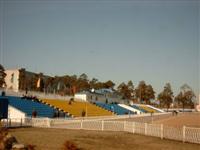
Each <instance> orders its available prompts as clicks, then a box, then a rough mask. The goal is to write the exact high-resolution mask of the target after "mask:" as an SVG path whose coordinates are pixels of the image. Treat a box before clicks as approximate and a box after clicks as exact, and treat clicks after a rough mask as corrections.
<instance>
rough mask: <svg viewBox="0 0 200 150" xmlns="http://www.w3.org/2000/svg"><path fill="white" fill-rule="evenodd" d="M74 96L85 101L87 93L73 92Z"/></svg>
mask: <svg viewBox="0 0 200 150" xmlns="http://www.w3.org/2000/svg"><path fill="white" fill-rule="evenodd" d="M74 98H75V99H78V100H82V101H87V94H75V95H74Z"/></svg>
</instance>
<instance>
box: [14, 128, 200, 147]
mask: <svg viewBox="0 0 200 150" xmlns="http://www.w3.org/2000/svg"><path fill="white" fill-rule="evenodd" d="M10 133H11V134H12V135H14V136H16V138H17V139H18V141H19V142H21V143H25V144H33V145H36V148H37V149H38V150H59V149H61V147H62V145H63V143H64V142H65V141H66V140H71V141H74V142H75V143H76V144H77V146H78V147H79V148H82V149H84V150H199V149H200V145H198V144H189V143H182V142H177V141H172V140H161V139H159V138H155V137H148V136H142V135H136V134H130V133H125V132H102V131H86V130H67V129H46V128H21V129H20V128H18V129H10Z"/></svg>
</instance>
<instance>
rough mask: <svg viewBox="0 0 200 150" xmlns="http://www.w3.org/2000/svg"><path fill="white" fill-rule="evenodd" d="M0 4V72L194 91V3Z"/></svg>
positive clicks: (44, 0)
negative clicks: (83, 75)
mask: <svg viewBox="0 0 200 150" xmlns="http://www.w3.org/2000/svg"><path fill="white" fill-rule="evenodd" d="M0 1H1V3H0V4H1V7H0V9H1V11H0V13H1V18H0V19H1V20H0V25H1V30H0V31H1V43H0V44H1V45H0V48H1V53H0V54H1V57H0V59H1V61H0V62H1V63H2V64H3V65H4V67H5V68H16V67H25V68H26V69H27V70H30V71H36V72H44V73H45V74H49V75H53V76H54V75H64V74H69V75H73V74H77V75H80V74H81V73H86V74H88V76H89V77H90V78H92V77H96V78H98V79H99V80H101V81H106V80H109V79H111V80H113V81H114V82H115V83H117V84H119V83H120V82H122V81H125V82H126V81H128V80H132V81H133V83H134V85H135V86H137V84H138V82H139V81H141V80H145V81H146V82H147V83H148V84H152V85H153V87H154V89H155V91H156V92H157V93H159V92H160V91H161V90H162V89H163V86H164V84H165V83H166V82H170V83H171V85H172V88H173V90H174V91H175V92H177V91H178V89H179V87H180V86H181V85H182V84H184V83H187V84H189V85H190V86H191V87H192V88H193V89H194V90H195V92H196V93H197V92H199V85H200V79H199V76H200V72H199V71H200V69H199V63H200V60H199V59H200V54H199V34H200V30H199V25H200V21H199V17H200V14H199V13H200V12H199V9H200V5H199V1H198V0H165V1H164V0H156V1H155V0H149V1H148V0H145V1H142V2H141V1H139V0H138V1H136V0H135V1H134V0H133V1H131V0H129V1H127V0H125V1H122V0H118V1H115V0H109V1H103V2H102V1H91V0H86V1H84V2H81V1H77V0H75V1H72V0H71V1H64V0H58V1H53V0H41V1H39V0H35V1H34V0H27V1H25V0H15V1H14V0H0Z"/></svg>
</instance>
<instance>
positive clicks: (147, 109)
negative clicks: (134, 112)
mask: <svg viewBox="0 0 200 150" xmlns="http://www.w3.org/2000/svg"><path fill="white" fill-rule="evenodd" d="M138 107H140V108H142V109H144V110H146V111H147V113H152V112H153V113H158V111H157V110H155V109H153V108H150V107H148V106H146V105H138Z"/></svg>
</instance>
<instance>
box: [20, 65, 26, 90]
mask: <svg viewBox="0 0 200 150" xmlns="http://www.w3.org/2000/svg"><path fill="white" fill-rule="evenodd" d="M26 88H27V79H26V69H24V68H21V69H19V89H20V90H25V89H26Z"/></svg>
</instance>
